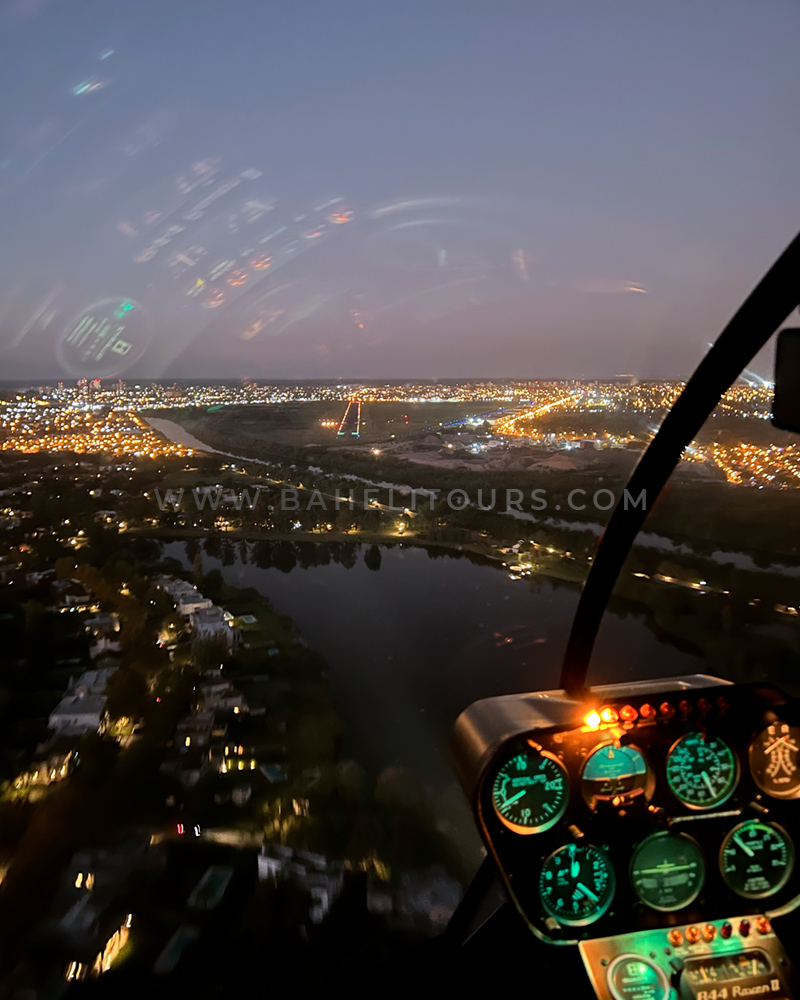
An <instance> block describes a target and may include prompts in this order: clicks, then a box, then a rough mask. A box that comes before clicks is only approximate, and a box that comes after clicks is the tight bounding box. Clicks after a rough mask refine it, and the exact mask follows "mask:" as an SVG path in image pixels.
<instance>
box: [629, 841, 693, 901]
mask: <svg viewBox="0 0 800 1000" xmlns="http://www.w3.org/2000/svg"><path fill="white" fill-rule="evenodd" d="M705 872H706V865H705V860H704V858H703V852H702V851H701V850H700V845H699V844H698V843H697V841H696V840H694V839H693V838H692V837H690V836H689V835H688V834H686V833H656V834H653V836H652V837H648V838H647V839H646V840H643V841H642V842H641V844H639V846H638V847H637V848H636V850H635V851H634V852H633V857H632V858H631V884H632V885H633V888H634V891H635V892H636V895H637V896H638V897H639V899H641V901H642V902H643V903H646V904H647V906H649V907H650V908H651V909H653V910H661V911H671V910H681V909H683V907H684V906H688V905H689V903H691V902H692V900H694V899H696V898H697V896H698V894H699V893H700V890H701V889H702V887H703V880H704V879H705Z"/></svg>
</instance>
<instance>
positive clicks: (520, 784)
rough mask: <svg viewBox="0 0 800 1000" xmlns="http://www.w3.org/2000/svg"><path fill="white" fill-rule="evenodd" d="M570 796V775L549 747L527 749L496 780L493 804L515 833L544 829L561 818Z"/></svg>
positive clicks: (504, 768) (493, 788) (502, 820)
mask: <svg viewBox="0 0 800 1000" xmlns="http://www.w3.org/2000/svg"><path fill="white" fill-rule="evenodd" d="M568 799H569V777H568V775H567V772H566V769H565V768H564V765H563V764H562V763H561V761H560V760H559V759H558V758H557V757H554V756H553V755H552V754H550V753H548V752H547V751H546V750H525V751H522V752H520V753H518V754H517V755H516V756H515V757H512V758H511V759H510V760H508V761H506V763H505V764H503V766H502V767H501V768H500V770H499V771H498V772H497V775H496V777H495V779H494V783H493V784H492V805H493V806H494V811H495V812H496V813H497V816H498V817H499V819H500V821H501V822H502V823H504V824H505V826H507V827H508V829H509V830H513V831H514V832H515V833H541V832H542V831H543V830H549V829H550V827H551V826H555V824H556V823H557V822H558V821H559V820H560V819H561V817H562V816H563V815H564V811H565V810H566V808H567V801H568Z"/></svg>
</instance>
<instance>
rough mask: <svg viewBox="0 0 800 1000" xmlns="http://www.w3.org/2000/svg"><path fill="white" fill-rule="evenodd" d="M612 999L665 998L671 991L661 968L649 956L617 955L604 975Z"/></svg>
mask: <svg viewBox="0 0 800 1000" xmlns="http://www.w3.org/2000/svg"><path fill="white" fill-rule="evenodd" d="M606 982H607V983H608V988H609V990H610V991H611V995H612V996H613V997H614V1000H667V998H668V997H669V996H670V994H671V993H672V990H671V989H670V985H669V980H668V979H667V977H666V975H665V974H664V972H663V970H662V969H660V968H659V966H658V965H656V963H655V962H653V961H651V960H650V959H649V958H642V957H641V956H640V955H619V956H618V957H617V958H615V959H614V961H613V962H612V963H611V965H610V966H609V969H608V973H607V976H606Z"/></svg>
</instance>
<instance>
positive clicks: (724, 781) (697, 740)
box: [666, 732, 739, 809]
mask: <svg viewBox="0 0 800 1000" xmlns="http://www.w3.org/2000/svg"><path fill="white" fill-rule="evenodd" d="M666 770H667V784H668V785H669V787H670V789H671V790H672V793H673V795H674V796H675V798H677V799H678V800H679V801H680V802H682V803H683V804H684V805H685V806H688V807H689V808H690V809H713V808H714V806H718V805H721V804H722V803H723V802H724V801H725V800H726V799H727V798H729V797H730V795H731V794H732V792H733V790H734V788H736V783H737V781H738V780H739V767H738V762H737V760H736V755H735V754H734V752H733V750H731V748H730V747H729V746H728V744H727V743H726V742H725V741H724V740H721V739H720V738H719V737H716V738H711V737H707V736H706V735H705V734H704V733H700V732H696V733H687V734H686V736H682V737H681V738H680V739H679V740H678V741H677V742H676V743H675V744H674V745H673V746H672V748H671V749H670V751H669V753H668V754H667V767H666Z"/></svg>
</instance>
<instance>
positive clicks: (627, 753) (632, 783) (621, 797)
mask: <svg viewBox="0 0 800 1000" xmlns="http://www.w3.org/2000/svg"><path fill="white" fill-rule="evenodd" d="M652 792H653V781H652V776H651V772H650V769H649V768H648V766H647V762H646V761H645V759H644V757H643V756H642V753H641V751H640V750H637V749H636V747H631V746H626V747H618V746H614V744H613V743H606V744H605V745H604V746H599V747H596V748H595V749H594V750H592V752H591V753H590V754H589V756H588V757H587V758H586V763H585V764H584V765H583V773H582V775H581V793H582V794H583V798H584V800H585V802H586V804H587V805H588V806H589V808H590V809H595V808H596V807H597V805H598V803H600V802H610V803H611V804H612V805H614V806H622V805H627V804H629V803H630V802H632V801H633V800H634V799H636V798H638V797H639V796H640V795H644V796H645V798H646V799H649V798H650V796H651V795H652Z"/></svg>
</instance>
